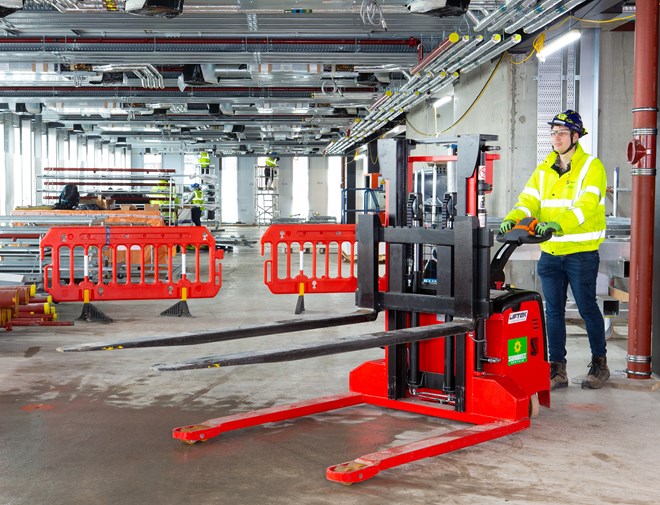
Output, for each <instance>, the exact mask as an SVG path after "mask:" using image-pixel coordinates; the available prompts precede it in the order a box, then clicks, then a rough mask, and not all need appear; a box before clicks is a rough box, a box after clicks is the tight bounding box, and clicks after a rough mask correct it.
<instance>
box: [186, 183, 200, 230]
mask: <svg viewBox="0 0 660 505" xmlns="http://www.w3.org/2000/svg"><path fill="white" fill-rule="evenodd" d="M186 200H187V201H186V203H190V204H192V207H191V208H190V220H191V221H192V223H193V225H195V226H202V211H203V210H204V193H203V192H202V187H201V186H200V185H199V184H198V183H196V182H194V183H192V184H191V185H190V194H189V195H188V198H187V199H186Z"/></svg>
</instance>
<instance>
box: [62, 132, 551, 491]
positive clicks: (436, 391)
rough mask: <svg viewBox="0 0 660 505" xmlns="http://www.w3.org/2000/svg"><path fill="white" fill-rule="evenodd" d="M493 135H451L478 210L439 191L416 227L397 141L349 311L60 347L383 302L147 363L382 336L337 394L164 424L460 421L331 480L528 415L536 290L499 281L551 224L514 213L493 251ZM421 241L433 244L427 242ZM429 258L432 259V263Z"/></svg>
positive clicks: (519, 425) (538, 360) (461, 441)
mask: <svg viewBox="0 0 660 505" xmlns="http://www.w3.org/2000/svg"><path fill="white" fill-rule="evenodd" d="M491 140H493V137H490V136H484V135H481V136H469V137H465V138H458V139H453V140H452V142H455V145H456V146H457V151H458V158H459V163H458V166H459V167H460V166H461V161H460V160H461V156H463V162H462V166H470V163H469V161H468V163H467V164H466V162H465V158H467V159H468V160H472V163H471V168H472V170H471V172H470V174H469V175H468V177H473V176H474V177H476V178H477V180H476V182H473V183H472V184H471V186H472V187H473V188H474V191H475V192H476V194H475V195H472V196H473V197H474V199H473V201H475V202H477V206H478V211H479V216H478V217H477V216H469V215H468V216H465V215H457V214H458V211H456V209H455V206H456V203H455V202H456V201H457V200H456V195H455V194H454V195H450V197H449V198H446V199H445V201H447V202H450V203H449V204H448V205H447V206H446V208H445V209H443V210H444V212H443V216H444V218H443V227H436V228H426V227H424V223H423V208H424V204H423V197H422V195H420V194H413V195H408V194H407V192H406V191H405V188H406V183H407V181H408V180H409V177H408V174H406V169H405V167H406V166H407V165H406V157H407V156H406V155H405V154H407V151H406V150H407V148H408V145H407V144H405V143H404V142H402V141H395V142H396V144H395V145H394V148H393V149H394V151H395V152H396V156H395V158H396V160H397V163H396V164H395V166H396V167H397V169H396V173H394V174H390V176H391V177H390V182H391V183H392V184H393V185H394V187H396V192H395V195H394V196H395V198H391V199H390V200H391V202H390V203H391V205H392V208H393V211H392V212H390V222H389V223H388V226H383V225H382V224H381V221H380V218H379V216H377V215H364V216H360V219H359V221H358V224H357V228H356V235H357V243H358V290H357V293H356V300H357V305H358V307H359V310H358V311H357V312H356V313H354V314H349V315H344V316H333V317H319V318H309V319H298V320H294V321H290V322H281V323H273V324H271V325H266V326H253V327H247V328H239V329H236V330H224V331H219V332H212V333H204V334H197V335H186V336H181V337H163V338H160V337H154V338H147V339H140V340H133V341H125V342H114V343H101V344H87V345H81V346H71V347H67V348H62V349H61V350H63V351H81V350H104V349H105V350H112V349H118V348H121V349H127V348H136V347H151V346H159V345H188V344H199V343H205V342H212V341H223V340H229V339H236V338H245V337H252V336H259V335H268V334H274V333H284V332H292V331H299V330H304V329H311V328H321V327H326V326H337V325H343V324H353V323H357V322H364V321H371V320H374V319H375V318H376V317H377V315H378V313H379V312H380V311H385V314H386V330H385V331H382V332H376V333H368V334H362V335H357V336H350V337H343V338H341V339H337V340H333V341H330V342H324V343H320V344H319V343H314V344H309V345H295V346H291V347H289V348H285V349H280V350H276V351H261V352H244V353H239V354H233V355H225V356H207V357H204V358H199V359H193V360H190V361H186V362H179V363H171V364H158V365H154V366H153V367H152V368H154V369H155V370H160V371H176V370H188V369H197V368H216V367H226V366H232V365H242V364H254V363H266V362H278V361H291V360H296V359H303V358H311V357H317V356H323V355H327V354H336V353H342V352H350V351H355V350H361V349H366V348H374V347H385V350H384V357H383V358H382V359H378V360H375V361H369V362H366V363H363V364H362V365H360V366H359V367H357V368H356V369H354V370H353V371H352V372H351V373H350V377H349V390H350V391H349V392H348V393H347V394H343V395H335V396H332V397H324V398H319V399H316V400H311V401H305V402H300V403H295V404H290V405H284V406H279V407H272V408H268V409H262V410H257V411H254V412H248V413H242V414H237V415H233V416H227V417H221V418H216V419H210V420H207V421H204V422H201V423H198V424H193V425H189V426H183V427H179V428H175V429H174V430H173V437H174V438H176V439H179V440H182V441H184V442H187V443H195V442H199V441H206V440H209V439H210V438H213V437H216V436H218V435H220V434H221V433H223V432H227V431H233V430H237V429H242V428H247V427H251V426H257V425H261V424H265V423H272V422H278V421H283V420H288V419H293V418H297V417H302V416H306V415H311V414H318V413H321V412H326V411H330V410H334V409H339V408H345V407H350V406H354V405H358V404H369V405H374V406H377V407H383V408H391V409H396V410H401V411H406V412H411V413H416V414H421V415H427V416H434V417H439V418H445V419H449V420H453V421H461V422H465V423H470V424H472V426H469V427H466V428H462V429H459V430H456V431H452V432H450V433H446V434H443V435H440V436H435V437H430V438H427V439H423V440H418V441H415V442H412V443H408V444H404V445H400V446H397V447H393V448H388V449H386V450H383V451H378V452H374V453H371V454H367V455H364V456H360V457H358V458H356V459H354V460H351V461H348V462H345V463H341V464H338V465H332V466H330V467H328V468H327V470H326V476H327V478H328V479H329V480H332V481H337V482H341V483H343V484H352V483H355V482H361V481H364V480H366V479H369V478H371V477H373V476H375V475H376V474H378V473H379V472H380V471H382V470H385V469H388V468H392V467H394V466H398V465H401V464H404V463H407V462H410V461H415V460H418V459H422V458H426V457H431V456H436V455H439V454H443V453H446V452H450V451H454V450H457V449H461V448H463V447H467V446H471V445H475V444H478V443H481V442H485V441H488V440H492V439H495V438H499V437H502V436H505V435H508V434H511V433H514V432H516V431H520V430H523V429H526V428H528V427H529V426H530V418H531V417H533V416H534V415H535V414H536V413H537V411H538V406H539V404H541V405H544V406H548V407H549V405H550V380H549V376H550V367H549V364H548V362H547V359H546V340H545V329H544V328H545V325H544V319H543V306H542V302H541V297H540V296H539V295H538V294H537V293H534V292H529V291H522V290H515V289H511V288H509V287H506V286H505V285H504V284H503V267H504V264H505V263H506V260H507V259H508V257H509V256H510V254H511V253H512V252H513V249H515V247H516V246H517V245H520V244H524V243H528V242H538V241H541V240H544V239H547V238H549V237H536V236H535V235H534V234H533V231H532V230H533V226H532V228H530V227H529V223H527V225H526V224H525V223H520V224H519V225H518V226H516V227H515V228H514V229H513V230H512V231H511V232H509V233H508V234H506V235H505V236H503V237H501V238H500V240H503V241H504V242H505V245H504V247H503V248H502V250H500V252H498V254H497V255H496V257H495V259H494V261H493V262H492V264H491V262H490V249H491V246H492V244H493V241H492V232H490V231H489V229H488V228H487V227H486V226H485V225H483V226H480V221H481V222H483V223H485V221H486V215H485V208H484V206H483V201H484V199H483V198H482V197H483V195H484V194H485V191H486V190H487V188H488V183H487V182H486V181H485V180H484V177H483V176H482V174H485V172H486V171H485V170H483V167H484V164H485V163H484V158H485V155H486V153H487V151H488V150H489V147H488V146H487V145H486V142H488V141H491ZM389 147H390V148H391V147H392V146H391V145H390V146H389ZM385 151H387V148H386V149H385ZM401 167H404V168H403V169H402V168H401ZM466 180H467V177H466ZM473 180H474V179H473ZM466 199H467V198H466ZM389 210H390V211H391V210H392V209H389ZM303 226H304V225H303ZM329 226H331V225H329ZM525 226H526V227H525ZM381 243H385V244H386V246H387V280H388V287H387V290H386V291H383V290H380V289H379V282H378V272H379V268H378V252H379V244H381ZM428 251H431V253H430V254H426V252H428ZM433 261H435V264H436V267H435V274H433V275H431V274H430V272H431V268H430V266H431V264H432V262H433ZM429 275H431V277H429ZM491 278H494V279H496V280H497V282H498V284H497V285H496V286H495V287H496V288H497V289H491V287H493V285H492V284H491Z"/></svg>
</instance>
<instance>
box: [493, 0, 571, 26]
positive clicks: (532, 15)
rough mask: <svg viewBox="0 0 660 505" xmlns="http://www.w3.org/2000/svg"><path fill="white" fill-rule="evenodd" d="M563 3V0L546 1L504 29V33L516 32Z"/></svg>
mask: <svg viewBox="0 0 660 505" xmlns="http://www.w3.org/2000/svg"><path fill="white" fill-rule="evenodd" d="M561 1H562V0H545V2H543V3H541V4H540V5H538V6H537V7H535V8H534V9H532V10H531V11H529V12H528V13H527V14H525V15H524V16H523V17H521V18H520V19H518V20H517V21H515V22H514V23H513V24H511V25H509V26H507V27H506V28H505V29H504V32H505V33H513V32H515V31H516V30H517V29H518V28H520V27H521V26H523V25H525V24H527V23H528V22H530V21H532V19H534V18H535V17H538V16H541V15H542V14H544V13H545V12H546V11H547V10H548V9H552V8H553V7H554V6H555V5H557V4H558V3H559V2H561Z"/></svg>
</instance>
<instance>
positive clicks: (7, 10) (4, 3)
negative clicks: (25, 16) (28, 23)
mask: <svg viewBox="0 0 660 505" xmlns="http://www.w3.org/2000/svg"><path fill="white" fill-rule="evenodd" d="M21 9H23V0H0V18H4V17H7V16H9V15H10V14H13V13H14V12H16V11H19V10H21Z"/></svg>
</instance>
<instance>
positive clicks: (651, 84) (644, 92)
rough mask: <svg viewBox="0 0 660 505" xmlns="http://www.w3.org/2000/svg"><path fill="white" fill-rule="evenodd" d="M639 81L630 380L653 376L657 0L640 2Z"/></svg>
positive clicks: (632, 154) (633, 153)
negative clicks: (652, 323) (652, 324)
mask: <svg viewBox="0 0 660 505" xmlns="http://www.w3.org/2000/svg"><path fill="white" fill-rule="evenodd" d="M634 81H635V90H634V101H633V140H632V141H631V142H630V144H628V161H629V162H630V163H631V164H632V165H633V168H632V171H631V174H632V213H631V228H630V302H629V305H628V316H629V318H628V357H627V365H628V366H627V369H626V374H627V376H628V378H630V379H648V378H650V377H651V315H652V288H653V247H652V246H653V227H654V207H655V175H656V167H655V158H656V142H657V140H656V137H657V134H658V130H657V119H658V99H657V97H658V2H657V0H639V1H638V2H637V19H636V20H635V78H634Z"/></svg>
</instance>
